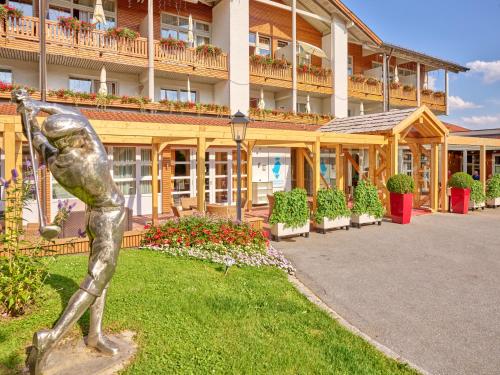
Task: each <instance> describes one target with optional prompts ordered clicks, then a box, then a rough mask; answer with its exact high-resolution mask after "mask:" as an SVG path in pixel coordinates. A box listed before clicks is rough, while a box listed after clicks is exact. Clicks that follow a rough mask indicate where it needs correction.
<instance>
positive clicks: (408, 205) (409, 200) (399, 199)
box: [391, 193, 413, 224]
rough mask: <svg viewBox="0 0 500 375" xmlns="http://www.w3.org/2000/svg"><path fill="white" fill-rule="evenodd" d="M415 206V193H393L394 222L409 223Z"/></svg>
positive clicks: (392, 212) (392, 213) (392, 209)
mask: <svg viewBox="0 0 500 375" xmlns="http://www.w3.org/2000/svg"><path fill="white" fill-rule="evenodd" d="M412 208H413V194H412V193H408V194H398V193H391V216H392V222H393V223H397V224H409V223H410V220H411V210H412Z"/></svg>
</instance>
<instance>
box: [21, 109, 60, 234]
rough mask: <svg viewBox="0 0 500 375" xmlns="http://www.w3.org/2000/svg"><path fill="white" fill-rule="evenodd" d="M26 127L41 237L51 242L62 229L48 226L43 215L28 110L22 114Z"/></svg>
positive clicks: (56, 226)
mask: <svg viewBox="0 0 500 375" xmlns="http://www.w3.org/2000/svg"><path fill="white" fill-rule="evenodd" d="M21 115H22V117H23V122H24V124H23V125H24V127H25V129H26V136H27V137H28V145H29V150H30V158H31V165H32V166H33V181H34V184H35V199H36V204H37V208H38V222H39V223H40V235H41V236H42V237H43V238H45V239H46V240H48V241H50V240H52V239H54V238H56V237H57V236H58V235H59V233H61V227H60V226H58V225H46V224H45V219H44V217H43V214H42V205H41V202H40V195H39V185H38V173H37V172H38V164H37V162H36V159H35V153H34V152H33V143H32V141H31V126H30V124H29V121H28V114H27V113H26V110H23V112H22V114H21Z"/></svg>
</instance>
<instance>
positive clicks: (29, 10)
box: [8, 0, 33, 17]
mask: <svg viewBox="0 0 500 375" xmlns="http://www.w3.org/2000/svg"><path fill="white" fill-rule="evenodd" d="M8 5H9V6H11V7H13V8H16V9H19V10H21V11H22V12H23V15H24V16H28V17H33V1H32V0H16V1H8Z"/></svg>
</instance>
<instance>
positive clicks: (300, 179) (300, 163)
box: [295, 148, 305, 189]
mask: <svg viewBox="0 0 500 375" xmlns="http://www.w3.org/2000/svg"><path fill="white" fill-rule="evenodd" d="M295 156H296V162H295V164H296V168H297V187H298V188H302V189H304V187H305V182H304V173H305V171H304V150H302V149H301V148H297V151H296V153H295Z"/></svg>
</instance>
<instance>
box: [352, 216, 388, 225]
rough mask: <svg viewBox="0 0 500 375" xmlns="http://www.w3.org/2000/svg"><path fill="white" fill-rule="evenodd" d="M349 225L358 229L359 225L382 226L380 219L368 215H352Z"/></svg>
mask: <svg viewBox="0 0 500 375" xmlns="http://www.w3.org/2000/svg"><path fill="white" fill-rule="evenodd" d="M351 223H352V226H353V227H358V228H361V225H363V224H375V223H378V225H382V218H380V219H377V218H376V217H375V216H372V215H368V214H362V215H358V214H352V215H351Z"/></svg>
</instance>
